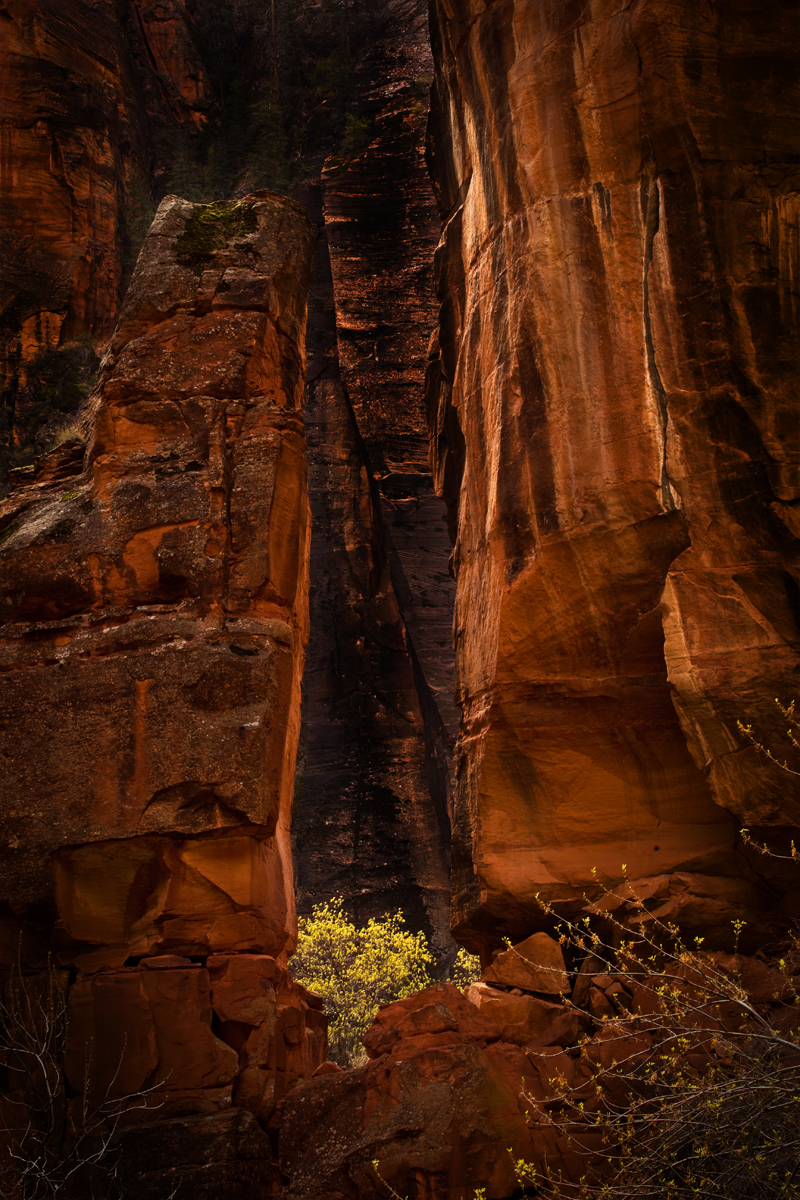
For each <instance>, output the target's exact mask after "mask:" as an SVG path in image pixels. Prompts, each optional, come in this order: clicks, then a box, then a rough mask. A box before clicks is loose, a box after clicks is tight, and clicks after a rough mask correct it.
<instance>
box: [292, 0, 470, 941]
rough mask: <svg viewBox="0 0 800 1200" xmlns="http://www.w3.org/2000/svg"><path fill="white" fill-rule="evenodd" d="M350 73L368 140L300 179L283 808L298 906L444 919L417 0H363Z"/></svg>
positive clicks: (441, 552)
mask: <svg viewBox="0 0 800 1200" xmlns="http://www.w3.org/2000/svg"><path fill="white" fill-rule="evenodd" d="M374 15H375V19H376V22H378V23H382V24H383V30H382V33H381V36H380V37H379V38H378V39H377V40H376V43H375V44H374V45H373V46H372V47H371V48H370V51H369V53H368V54H367V56H366V58H365V60H364V61H363V62H362V63H360V64H359V66H358V69H357V71H356V72H355V87H356V89H357V95H358V103H359V109H360V111H361V112H362V113H363V114H364V116H363V120H364V122H365V124H368V125H369V126H370V128H369V129H368V130H367V133H366V134H365V138H366V139H367V141H368V144H367V145H365V146H363V147H361V148H360V149H358V148H357V149H356V150H351V151H350V152H349V153H347V154H343V153H341V152H337V153H334V154H331V155H330V156H329V157H328V159H327V161H326V163H325V167H324V170H323V172H322V178H321V181H320V185H319V187H317V186H316V185H309V186H306V187H304V188H303V189H302V190H300V191H298V193H297V195H298V198H299V199H301V200H302V202H303V203H304V204H306V205H307V206H308V209H309V212H310V213H311V214H312V219H313V220H314V221H315V222H318V223H319V226H320V239H319V242H318V246H317V264H316V267H315V272H314V279H313V283H312V291H311V307H310V314H309V343H308V345H309V352H308V363H309V366H308V388H307V396H306V406H305V416H306V424H307V429H308V446H309V488H310V498H311V507H312V514H313V521H312V548H311V638H310V642H309V648H308V655H307V668H306V675H305V678H304V683H303V693H304V700H303V735H302V758H301V762H300V769H299V771H298V799H297V806H296V811H295V819H294V828H295V837H296V842H295V864H296V872H297V887H298V904H299V905H300V906H301V907H302V908H303V909H307V908H308V907H310V905H311V904H312V903H313V902H314V901H319V900H327V899H328V898H329V897H330V896H332V895H335V894H340V895H343V896H344V897H345V898H346V900H347V903H348V905H349V907H350V908H351V910H352V911H353V912H354V913H355V914H356V915H357V916H358V917H359V918H362V919H365V918H367V917H369V916H374V915H378V914H380V913H382V912H384V911H385V910H386V909H388V908H397V907H401V908H402V909H403V911H404V913H405V914H406V916H407V917H408V919H409V922H410V924H411V925H412V926H414V927H416V928H425V929H426V930H427V931H428V932H429V933H430V934H432V936H433V941H434V945H435V947H436V949H437V951H438V952H439V953H441V954H443V955H447V954H452V953H453V952H454V950H455V947H454V946H453V943H452V942H451V940H450V936H449V922H450V912H449V907H450V906H449V892H450V883H449V835H450V829H449V815H448V808H449V802H450V791H451V781H450V770H451V749H452V744H453V741H454V738H455V734H456V730H457V724H458V713H457V710H456V709H455V706H454V705H453V702H452V664H453V651H452V641H451V637H452V635H451V620H452V600H453V591H454V584H453V580H452V579H451V577H450V574H449V565H448V559H449V554H450V542H449V538H448V534H447V527H446V519H445V510H444V506H443V504H442V501H441V500H440V499H439V498H438V497H437V496H436V495H435V493H434V490H433V483H432V478H431V472H430V466H429V463H428V453H427V444H428V436H427V425H426V418H425V408H424V391H423V378H424V369H425V353H426V343H427V340H428V336H429V333H430V330H431V328H432V326H433V322H434V315H435V312H434V309H435V298H434V295H433V286H432V258H433V250H434V247H435V244H436V240H437V238H438V233H439V223H438V217H437V213H436V209H435V204H434V202H433V198H432V195H431V191H430V183H429V180H428V178H427V172H426V169H425V163H424V159H423V145H424V128H425V119H426V111H427V92H428V87H429V81H430V76H431V74H432V62H431V58H430V46H429V43H428V36H427V23H426V10H425V6H424V4H421V3H419V0H387V2H386V3H383V4H381V5H379V6H377V9H376V12H375V14H374Z"/></svg>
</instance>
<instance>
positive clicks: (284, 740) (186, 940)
mask: <svg viewBox="0 0 800 1200" xmlns="http://www.w3.org/2000/svg"><path fill="white" fill-rule="evenodd" d="M312 245H313V232H312V229H311V227H310V225H309V223H308V220H307V218H306V216H305V214H304V212H303V210H302V209H301V208H300V207H299V205H297V204H295V203H294V202H293V201H290V200H286V199H284V198H280V197H277V196H274V195H272V194H270V193H267V192H260V193H257V194H254V195H252V196H249V197H246V198H245V199H244V200H243V201H242V202H241V203H238V204H233V203H230V204H217V205H191V204H189V203H187V202H186V201H183V200H180V199H177V198H175V197H168V198H167V199H166V200H165V201H164V202H163V203H162V205H161V207H160V208H159V211H158V213H157V216H156V219H155V222H154V224H153V227H152V229H151V231H150V233H149V235H148V238H147V241H146V243H145V246H144V248H143V250H142V253H141V255H140V258H139V263H138V266H137V269H136V273H135V275H134V278H133V281H132V284H131V287H130V290H129V292H128V295H127V299H126V302H125V306H124V309H123V312H122V315H121V318H120V322H119V325H118V326H117V329H116V331H115V333H114V335H113V337H112V340H111V343H110V347H109V350H108V352H107V355H106V358H105V360H104V362H103V365H102V368H101V378H100V383H99V385H98V390H97V392H96V394H95V397H94V400H93V403H92V411H91V412H90V413H88V414H87V416H86V418H85V422H84V423H85V426H86V431H87V434H88V441H87V445H86V447H85V450H84V447H83V445H82V444H81V443H80V442H79V441H78V440H77V439H74V440H73V441H72V442H67V443H65V444H64V446H62V447H61V448H59V449H57V450H56V451H54V452H53V453H52V454H51V455H49V456H45V458H44V459H42V460H39V464H38V466H37V467H36V469H35V470H32V471H30V472H28V473H26V472H24V471H19V472H16V473H12V480H13V482H14V484H15V485H16V486H15V488H14V490H13V491H12V492H11V494H10V496H9V497H8V498H7V499H6V500H5V501H4V502H3V505H2V515H1V516H0V522H2V530H3V542H2V547H0V554H1V555H2V596H1V597H0V613H2V625H1V626H0V656H1V660H2V679H3V684H2V698H1V699H0V710H1V711H2V721H1V722H0V728H2V737H3V746H2V755H3V760H2V761H3V764H4V766H3V800H2V809H1V811H0V821H2V830H3V833H2V844H3V851H2V896H3V928H4V943H5V951H4V959H5V961H6V964H7V965H8V964H9V963H11V962H13V961H14V958H15V956H16V955H17V954H18V952H19V951H18V946H17V945H15V943H16V942H17V940H18V935H17V929H18V928H19V926H18V922H22V923H23V924H24V925H25V927H26V928H27V929H29V930H31V929H32V930H34V931H35V932H36V933H37V935H38V936H39V937H40V939H41V942H40V946H41V947H43V946H45V945H46V946H49V947H50V949H51V950H52V951H54V952H55V953H56V954H57V961H58V963H59V964H60V965H71V966H74V967H75V968H76V971H77V981H76V982H75V983H74V985H73V987H72V991H71V1001H70V1003H71V1013H72V1016H71V1022H70V1039H71V1043H70V1046H71V1048H70V1051H69V1054H70V1058H69V1064H68V1067H69V1072H70V1079H71V1081H72V1083H73V1084H74V1085H75V1086H78V1085H79V1083H80V1075H81V1070H82V1069H83V1068H82V1066H81V1064H82V1063H84V1058H85V1053H86V1047H87V1046H91V1045H94V1046H95V1047H96V1048H97V1049H96V1050H95V1051H94V1059H93V1062H92V1064H91V1071H92V1073H93V1077H94V1078H95V1082H94V1083H93V1085H92V1086H93V1087H95V1088H100V1089H102V1086H104V1082H103V1081H105V1082H107V1081H108V1080H109V1079H110V1080H112V1082H113V1087H114V1088H115V1089H118V1090H121V1091H122V1092H125V1093H127V1092H131V1091H136V1090H138V1089H139V1088H142V1087H144V1086H145V1085H147V1086H153V1085H157V1086H158V1087H160V1088H162V1089H166V1090H168V1092H169V1101H168V1105H167V1109H166V1113H167V1115H169V1113H170V1112H171V1111H172V1109H173V1108H174V1107H175V1105H178V1107H179V1110H180V1111H189V1112H191V1111H199V1112H203V1111H210V1110H215V1109H222V1108H225V1107H226V1106H229V1105H230V1103H231V1098H232V1097H233V1099H234V1101H235V1102H236V1103H239V1104H241V1105H242V1106H243V1107H245V1108H248V1109H249V1110H250V1111H252V1112H254V1113H257V1114H258V1115H259V1116H260V1117H261V1118H263V1120H264V1121H266V1120H268V1119H269V1116H270V1113H271V1112H272V1111H273V1109H274V1107H275V1105H276V1104H277V1103H278V1101H279V1099H280V1096H281V1095H282V1093H283V1091H284V1090H285V1088H286V1086H287V1083H288V1082H289V1081H290V1080H291V1079H293V1078H295V1077H297V1075H308V1074H310V1073H311V1072H312V1071H313V1069H314V1067H315V1066H316V1065H317V1063H318V1062H319V1061H321V1058H322V1057H324V1042H325V1034H324V1019H323V1018H322V1014H321V1013H320V1012H318V1011H317V1008H316V1007H315V1006H314V1005H315V1002H313V1001H309V1000H308V998H307V997H306V995H305V993H304V991H303V989H302V988H299V987H298V986H297V985H295V984H293V983H292V981H291V980H290V979H289V976H288V972H287V971H286V970H285V962H286V957H287V955H288V954H289V953H291V950H292V948H293V945H294V936H295V916H294V898H293V884H292V867H291V852H290V844H289V823H290V815H291V802H292V791H293V781H294V768H295V755H296V750H297V740H298V734H299V724H300V679H301V675H302V670H303V661H304V648H305V642H306V639H307V634H308V613H307V589H308V540H309V526H308V494H307V485H306V462H305V436H304V426H303V419H302V399H303V375H304V365H305V356H304V335H305V324H306V299H307V289H308V279H309V273H310V266H311V255H312ZM26 944H27V943H26ZM37 954H38V957H37ZM26 955H27V958H26V961H25V964H24V965H25V966H26V967H30V968H31V969H33V968H34V967H35V966H36V965H37V962H38V963H39V964H41V962H42V951H41V950H40V951H39V952H37V950H36V945H35V944H33V945H32V947H31V948H30V951H29V952H28V951H27V950H26ZM309 1003H310V1004H311V1007H310V1008H309ZM290 1009H291V1012H289V1010H290ZM284 1010H285V1011H284ZM122 1060H124V1072H123V1073H122V1074H121V1075H120V1077H119V1079H118V1080H116V1082H114V1081H115V1075H114V1072H115V1070H118V1069H119V1066H120V1062H121V1061H122ZM84 1065H85V1063H84ZM170 1106H172V1107H170ZM161 1115H162V1116H163V1115H165V1114H164V1113H163V1112H162V1113H161Z"/></svg>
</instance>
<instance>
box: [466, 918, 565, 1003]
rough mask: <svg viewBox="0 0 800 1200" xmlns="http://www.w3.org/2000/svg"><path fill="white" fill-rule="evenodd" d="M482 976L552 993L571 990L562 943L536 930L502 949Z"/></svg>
mask: <svg viewBox="0 0 800 1200" xmlns="http://www.w3.org/2000/svg"><path fill="white" fill-rule="evenodd" d="M483 979H484V981H485V982H486V983H502V984H506V985H507V986H508V987H515V988H523V989H524V990H525V991H528V992H544V993H546V994H550V995H559V994H561V993H564V992H567V991H568V990H569V976H568V975H567V972H566V969H565V967H564V955H563V953H562V951H561V946H560V945H559V944H558V942H556V941H554V940H553V939H552V938H551V937H548V935H547V934H546V933H534V934H532V936H531V937H529V938H526V939H525V941H524V942H519V943H518V945H516V946H510V947H509V948H508V950H501V951H500V953H499V954H496V955H495V957H494V958H493V959H492V962H491V965H490V966H489V967H487V968H486V970H485V971H484V972H483Z"/></svg>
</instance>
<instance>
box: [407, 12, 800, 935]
mask: <svg viewBox="0 0 800 1200" xmlns="http://www.w3.org/2000/svg"><path fill="white" fill-rule="evenodd" d="M432 25H433V40H434V55H435V58H436V62H437V76H436V84H435V102H434V113H433V118H432V123H431V131H432V144H431V162H432V167H433V171H434V174H435V177H436V183H437V189H438V195H439V202H440V208H441V212H442V216H443V219H444V221H445V231H444V235H443V239H442V242H441V245H440V248H439V250H438V252H437V254H438V268H437V278H438V287H439V294H440V300H441V310H440V321H439V330H438V335H437V339H436V343H435V345H434V346H433V350H432V360H431V365H430V374H429V393H428V395H429V405H430V417H431V421H432V427H433V436H434V454H435V468H436V478H437V483H438V486H439V487H440V489H441V490H442V491H443V494H444V495H445V497H446V499H447V502H448V506H449V511H450V516H451V522H452V526H453V529H454V531H455V532H456V546H455V554H454V558H455V565H456V571H457V579H458V589H457V603H456V620H455V630H456V647H457V693H458V699H459V702H460V703H461V705H462V707H463V726H462V732H461V738H460V744H459V749H458V753H457V799H456V805H455V825H454V839H455V840H454V858H455V867H454V869H455V879H454V887H455V903H456V911H455V918H454V919H455V926H456V929H457V930H458V932H459V935H460V936H462V937H464V938H465V940H467V941H468V942H469V943H470V944H472V945H473V946H475V947H479V946H480V947H482V948H488V947H490V946H491V945H492V944H496V941H497V938H498V937H499V935H500V934H501V933H510V934H511V935H512V937H516V936H521V935H524V934H526V933H528V932H530V930H531V929H532V928H534V927H535V926H536V925H537V923H539V922H540V921H541V916H540V914H539V911H538V908H537V903H536V900H535V895H536V893H543V894H544V895H546V896H548V897H550V898H558V899H559V900H561V901H564V902H566V900H567V899H568V898H569V897H573V898H574V899H575V901H576V902H579V897H580V894H581V892H582V890H583V889H584V887H585V886H586V885H587V884H588V883H589V882H590V880H591V875H590V871H591V868H593V867H594V868H597V870H598V872H599V876H600V878H601V879H603V880H609V879H613V878H615V877H619V874H620V869H621V865H622V864H623V863H626V864H627V868H628V872H629V873H630V874H631V877H632V878H639V879H642V880H643V881H644V882H643V883H642V888H643V889H645V890H646V894H647V895H648V896H649V897H651V898H653V899H654V902H655V900H658V901H659V902H660V904H661V909H660V911H662V912H663V913H671V914H672V915H674V916H677V917H679V918H680V920H681V921H682V922H683V923H684V924H685V925H687V926H689V927H692V926H694V927H702V928H703V932H704V933H705V934H706V935H707V936H711V937H717V938H723V939H724V937H725V930H726V929H728V930H729V929H730V925H729V921H730V917H731V915H732V914H740V913H742V912H743V911H746V912H749V913H750V914H751V915H750V916H749V917H748V919H749V920H750V921H751V925H752V931H753V932H754V933H755V929H756V928H757V927H758V926H759V917H758V915H757V913H758V910H762V911H763V910H765V909H768V908H769V909H771V910H772V912H773V914H774V913H777V914H778V916H779V918H780V919H785V916H786V915H787V914H788V913H790V912H792V911H793V909H792V907H791V903H788V907H787V906H786V905H785V906H784V907H783V908H781V906H780V900H781V894H782V892H784V891H785V887H784V886H783V884H781V882H780V880H779V879H777V878H776V875H777V874H778V873H777V872H776V870H775V865H774V864H770V863H768V862H767V863H766V864H765V863H764V862H763V861H761V860H758V861H756V862H752V861H748V855H747V853H746V852H745V851H744V850H743V848H742V846H741V844H739V843H738V841H737V830H738V829H739V827H740V826H741V825H743V824H747V825H749V826H756V825H761V826H785V825H790V826H794V825H796V824H797V823H798V813H799V812H800V809H798V793H797V789H796V787H795V781H794V779H792V778H791V777H788V776H786V775H782V774H781V773H780V772H779V771H777V770H776V769H774V768H771V767H768V766H766V765H765V764H764V763H763V762H762V761H759V760H758V759H757V758H756V756H755V752H754V751H753V750H752V749H748V748H747V747H746V746H744V745H743V743H742V740H741V738H740V737H738V736H737V731H736V720H737V718H742V719H744V720H747V721H752V722H753V723H754V725H755V727H756V728H757V729H759V730H762V731H763V732H764V735H765V736H766V737H767V738H768V739H769V738H770V737H771V735H772V732H773V731H774V727H775V717H776V715H778V714H777V713H776V710H775V707H774V703H773V698H774V697H775V696H778V697H780V698H781V699H783V700H784V701H786V702H788V701H789V700H791V699H792V698H793V697H794V696H795V695H796V694H797V681H798V668H799V667H800V660H798V654H797V651H798V636H799V635H798V617H800V608H799V607H798V603H797V596H798V595H799V594H800V593H798V579H800V573H799V572H800V562H798V547H799V546H800V543H799V542H798V539H797V533H798V530H797V526H796V519H795V516H794V513H795V511H796V506H797V503H798V449H800V443H799V442H798V438H799V437H800V425H798V422H797V414H796V382H795V377H794V375H793V371H794V369H795V368H796V361H795V360H794V358H793V352H792V334H793V330H795V329H796V320H797V306H798V299H797V282H796V281H797V277H798V262H797V255H798V246H800V241H799V240H798V233H797V228H798V225H797V218H798V206H797V195H798V191H797V185H798V173H797V172H798V167H797V155H796V145H797V143H796V126H795V118H796V113H797V78H796V74H795V72H794V68H793V62H794V61H795V60H794V52H795V50H796V45H795V42H796V36H797V27H796V22H795V20H794V16H793V6H791V5H789V4H777V5H771V6H769V9H765V8H764V7H763V6H761V5H756V4H750V3H745V4H739V3H732V2H726V3H724V4H721V5H717V6H714V7H713V8H710V7H708V6H697V5H692V4H688V3H685V2H683V0H653V2H652V3H648V4H634V5H630V4H623V3H621V2H619V3H618V2H616V0H598V2H597V3H593V4H591V5H589V6H586V5H583V4H581V5H578V4H573V3H568V2H566V0H564V2H558V3H557V2H552V3H545V4H537V3H533V2H532V0H497V2H496V3H492V4H487V5H484V4H479V3H472V2H470V0H463V2H461V0H457V2H456V3H454V4H448V5H445V4H443V3H435V4H434V6H433V19H432ZM784 737H785V735H784ZM782 756H783V755H782V754H781V757H782ZM749 857H750V860H752V858H753V856H752V855H750V856H749ZM784 882H785V881H784ZM794 890H795V892H796V884H795V888H794Z"/></svg>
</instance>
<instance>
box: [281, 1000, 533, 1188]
mask: <svg viewBox="0 0 800 1200" xmlns="http://www.w3.org/2000/svg"><path fill="white" fill-rule="evenodd" d="M499 1039H500V1029H499V1028H497V1026H495V1025H493V1024H492V1023H491V1022H489V1021H487V1020H486V1019H485V1018H484V1017H483V1015H482V1014H481V1013H480V1012H479V1011H478V1010H477V1009H476V1008H475V1007H474V1006H473V1005H471V1004H470V1003H469V1002H467V1001H466V1000H465V999H464V997H463V996H462V995H461V994H460V993H459V992H458V991H457V990H456V989H455V988H453V987H451V986H450V985H448V984H438V985H436V986H435V987H432V988H428V989H427V991H425V992H420V993H418V995H416V996H413V997H411V998H410V999H408V1000H402V1001H399V1002H398V1003H397V1004H393V1005H389V1006H388V1007H387V1008H385V1009H382V1010H381V1012H380V1013H379V1015H378V1018H377V1021H376V1024H375V1026H374V1027H373V1029H372V1030H371V1031H370V1033H369V1034H368V1035H367V1039H366V1044H367V1045H368V1047H369V1054H370V1058H371V1061H370V1063H369V1064H368V1065H367V1066H365V1067H360V1068H358V1069H356V1070H353V1071H347V1072H344V1073H343V1074H341V1075H329V1076H325V1077H322V1078H318V1079H314V1080H312V1081H310V1082H307V1083H303V1084H300V1085H298V1087H296V1088H295V1089H294V1090H293V1091H292V1093H291V1095H290V1096H289V1097H288V1099H287V1103H286V1108H285V1110H284V1124H283V1126H282V1129H281V1136H280V1144H279V1158H280V1164H281V1169H282V1170H283V1172H284V1173H285V1174H286V1175H287V1176H288V1177H289V1180H290V1182H289V1184H288V1185H287V1187H286V1191H285V1193H284V1194H285V1196H286V1197H287V1198H291V1200H301V1198H302V1200H312V1198H316V1197H319V1198H320V1200H321V1198H322V1197H323V1196H324V1197H330V1196H334V1195H335V1196H341V1197H346V1198H347V1200H377V1198H378V1197H382V1196H385V1195H386V1194H387V1188H386V1184H384V1183H382V1182H381V1180H380V1179H379V1178H378V1177H377V1175H376V1173H375V1170H374V1168H373V1166H372V1162H373V1161H374V1160H377V1161H378V1164H379V1165H378V1170H379V1171H380V1174H381V1176H382V1177H383V1179H385V1180H386V1181H387V1182H388V1183H389V1184H390V1185H391V1186H392V1187H394V1188H395V1190H396V1191H398V1193H399V1194H400V1195H407V1194H409V1192H410V1188H411V1187H414V1186H415V1187H416V1190H417V1194H418V1195H420V1196H429V1197H431V1198H433V1197H435V1198H436V1200H461V1197H463V1196H465V1195H468V1194H469V1190H470V1189H473V1188H476V1187H479V1186H481V1185H483V1186H487V1185H488V1192H487V1195H488V1196H491V1197H499V1196H508V1195H511V1194H512V1192H513V1190H514V1187H515V1182H514V1175H513V1170H512V1163H511V1158H510V1156H509V1154H508V1148H509V1147H511V1148H512V1150H513V1152H514V1154H515V1156H516V1157H517V1158H523V1157H524V1158H527V1159H528V1160H529V1161H530V1160H532V1159H533V1157H534V1144H533V1142H532V1140H531V1135H530V1132H529V1130H528V1127H527V1124H526V1121H525V1115H524V1114H525V1102H524V1100H523V1099H522V1097H521V1096H520V1091H521V1089H522V1087H523V1085H524V1083H525V1081H526V1080H527V1078H528V1077H534V1076H535V1068H534V1067H533V1066H532V1065H531V1064H530V1063H529V1061H528V1059H527V1058H526V1056H525V1054H524V1053H523V1051H522V1050H521V1049H520V1048H519V1047H518V1046H515V1045H511V1044H509V1043H505V1042H501V1041H500V1040H499ZM312 1130H313V1131H314V1133H313V1136H310V1134H311V1131H312Z"/></svg>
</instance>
